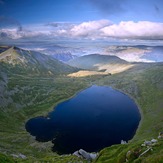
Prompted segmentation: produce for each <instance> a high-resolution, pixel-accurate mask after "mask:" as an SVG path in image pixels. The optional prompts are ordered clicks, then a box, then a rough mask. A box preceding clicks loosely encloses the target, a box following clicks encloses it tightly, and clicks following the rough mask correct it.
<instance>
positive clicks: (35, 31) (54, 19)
mask: <svg viewBox="0 0 163 163" xmlns="http://www.w3.org/2000/svg"><path fill="white" fill-rule="evenodd" d="M20 26H22V27H20ZM143 26H144V28H143ZM11 27H12V28H13V29H11ZM9 28H10V29H9ZM121 28H122V29H123V31H122V32H121V33H120V29H121ZM162 28H163V0H0V38H2V37H3V38H4V37H8V38H12V39H17V38H22V37H23V38H27V37H35V38H36V37H38V36H40V35H42V36H46V37H47V36H48V37H49V36H53V37H60V38H62V37H65V34H66V37H69V38H70V37H71V38H72V37H78V38H79V37H81V38H91V39H96V38H106V37H113V38H114V37H115V38H123V39H128V38H136V39H137V38H139V39H150V38H151V39H163V31H162V30H161V29H162ZM20 29H21V30H20ZM153 29H154V30H153ZM19 30H20V31H21V32H18V31H19ZM134 30H139V32H138V33H135V31H134ZM22 31H23V32H22ZM99 31H100V32H99ZM143 31H144V32H143ZM150 31H151V33H150ZM157 31H158V33H160V34H159V35H158V34H157ZM117 32H118V33H120V35H117ZM93 33H95V35H94V37H93Z"/></svg>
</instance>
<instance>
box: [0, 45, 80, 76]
mask: <svg viewBox="0 0 163 163" xmlns="http://www.w3.org/2000/svg"><path fill="white" fill-rule="evenodd" d="M0 49H2V47H0ZM3 49H4V48H3ZM0 63H1V64H0V65H1V66H2V67H5V69H6V70H8V71H9V72H12V73H15V74H25V73H29V74H31V75H32V74H33V75H36V76H39V75H46V76H47V75H57V74H64V73H65V74H66V73H70V72H75V71H76V70H77V69H75V68H72V67H70V66H68V65H66V64H64V63H62V62H60V61H58V60H56V59H54V58H52V57H50V56H47V55H44V54H41V53H39V52H35V51H28V50H23V49H20V48H17V47H9V48H8V49H6V50H5V51H3V52H1V53H0ZM1 69H2V68H1Z"/></svg>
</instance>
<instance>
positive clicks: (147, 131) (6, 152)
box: [0, 54, 163, 163]
mask: <svg viewBox="0 0 163 163" xmlns="http://www.w3.org/2000/svg"><path fill="white" fill-rule="evenodd" d="M16 55H17V54H16ZM0 66H1V67H0V90H1V91H0V126H1V130H0V153H1V154H0V162H5V161H6V160H7V161H8V162H29V163H31V162H55V163H64V162H65V163H68V162H74V163H76V162H87V161H86V160H83V159H79V158H77V157H75V156H72V155H61V156H59V155H57V154H56V153H53V152H52V151H51V147H52V143H51V142H45V143H40V142H37V141H35V139H34V138H33V137H32V136H30V135H29V133H27V132H26V130H25V127H24V126H25V123H26V121H27V120H28V119H30V118H32V117H36V116H42V115H45V116H46V115H47V113H48V112H49V111H51V110H52V109H53V107H54V106H56V105H57V104H58V103H60V102H61V101H64V100H66V99H67V98H71V97H72V96H74V95H75V94H76V93H77V92H79V91H81V90H83V89H85V88H87V87H89V86H90V85H93V84H97V85H106V86H112V87H113V88H115V89H118V90H120V91H123V92H124V93H126V94H128V95H129V96H131V97H132V98H133V99H134V100H135V101H136V102H137V104H138V106H139V108H140V111H141V115H142V119H141V123H140V125H139V128H138V130H137V132H136V135H135V136H134V138H133V139H132V140H131V141H130V142H129V143H128V144H126V145H121V144H120V145H114V146H111V147H107V148H104V149H103V150H101V151H100V153H99V157H98V158H97V159H96V160H95V161H94V162H101V163H104V162H109V163H110V162H113V163H121V162H126V159H128V161H129V162H147V163H148V162H154V163H155V162H161V161H162V160H163V154H162V153H163V140H162V139H159V141H158V142H157V144H156V145H154V146H153V147H152V151H149V152H148V153H146V154H145V155H143V156H142V157H139V155H140V154H141V153H143V152H144V151H145V150H146V149H147V147H141V144H142V143H143V142H144V141H145V140H151V139H152V138H157V136H158V133H159V132H162V131H163V119H162V117H163V102H162V99H163V63H156V64H137V65H135V66H134V67H132V68H130V69H128V70H126V71H123V72H121V73H117V74H113V75H111V76H110V75H105V76H101V75H99V76H98V75H95V76H88V77H83V78H82V77H81V78H72V77H67V76H66V75H64V74H63V75H55V77H54V76H51V75H44V74H43V75H42V74H41V73H40V74H39V76H37V75H32V77H31V74H32V73H29V72H30V71H27V72H28V73H26V72H24V71H22V72H23V73H21V74H20V73H19V72H21V68H22V69H24V64H23V66H20V65H19V67H18V68H19V71H14V70H13V67H14V65H13V64H8V63H7V64H6V63H5V62H0ZM10 66H11V67H10ZM46 72H47V71H46ZM34 74H36V72H35V71H34ZM128 151H130V154H128V155H127V153H128ZM22 155H23V156H25V158H22ZM126 155H127V156H126ZM7 161H6V162H7Z"/></svg>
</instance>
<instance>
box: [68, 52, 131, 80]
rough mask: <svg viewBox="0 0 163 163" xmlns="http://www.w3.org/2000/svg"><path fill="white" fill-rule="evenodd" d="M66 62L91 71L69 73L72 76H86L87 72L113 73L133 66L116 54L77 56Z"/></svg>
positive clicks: (91, 73) (90, 73)
mask: <svg viewBox="0 0 163 163" xmlns="http://www.w3.org/2000/svg"><path fill="white" fill-rule="evenodd" d="M68 64H69V65H71V66H74V67H78V68H81V69H86V70H89V71H91V72H89V73H88V72H87V71H86V72H85V71H79V72H78V73H73V74H71V75H69V76H73V77H75V76H76V77H81V76H88V74H89V75H97V74H99V75H106V74H115V73H119V72H123V71H125V70H127V69H130V68H131V67H133V66H134V64H131V63H128V62H127V61H125V60H122V59H120V58H118V57H116V56H107V55H99V54H91V55H86V56H82V57H78V58H75V59H73V60H70V61H69V62H68ZM92 71H93V72H92ZM95 71H96V72H95Z"/></svg>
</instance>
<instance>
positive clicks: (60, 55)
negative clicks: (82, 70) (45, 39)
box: [50, 52, 77, 62]
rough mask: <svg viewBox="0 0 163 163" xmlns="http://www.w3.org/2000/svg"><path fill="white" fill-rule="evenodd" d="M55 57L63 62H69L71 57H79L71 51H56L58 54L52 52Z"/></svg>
mask: <svg viewBox="0 0 163 163" xmlns="http://www.w3.org/2000/svg"><path fill="white" fill-rule="evenodd" d="M50 56H52V57H53V58H55V59H57V60H59V61H62V62H68V61H69V60H71V59H74V58H77V56H76V55H72V54H71V53H70V52H67V53H56V54H52V55H50Z"/></svg>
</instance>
